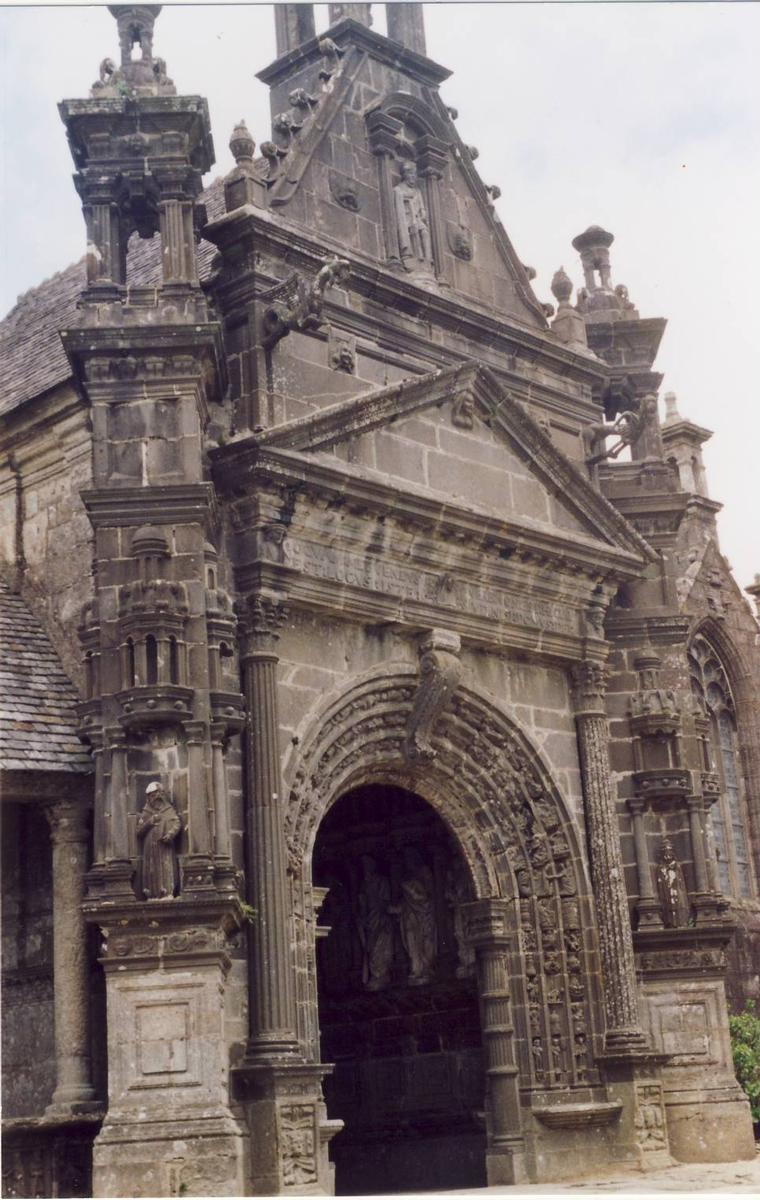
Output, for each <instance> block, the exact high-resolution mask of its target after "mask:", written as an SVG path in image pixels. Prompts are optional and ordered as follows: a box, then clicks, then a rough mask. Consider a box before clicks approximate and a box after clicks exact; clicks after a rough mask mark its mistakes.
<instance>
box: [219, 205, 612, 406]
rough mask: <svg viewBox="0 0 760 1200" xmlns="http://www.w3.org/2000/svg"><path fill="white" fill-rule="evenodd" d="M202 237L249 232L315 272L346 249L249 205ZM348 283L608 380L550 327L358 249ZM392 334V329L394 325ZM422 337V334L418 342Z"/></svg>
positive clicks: (447, 325)
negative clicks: (428, 282)
mask: <svg viewBox="0 0 760 1200" xmlns="http://www.w3.org/2000/svg"><path fill="white" fill-rule="evenodd" d="M203 236H204V238H206V240H208V241H210V242H211V243H212V244H213V245H216V246H224V245H225V243H231V242H234V241H237V240H239V239H241V238H243V237H251V238H253V239H255V241H256V247H257V250H258V251H259V252H261V253H263V254H267V253H268V254H271V255H273V256H275V257H277V258H280V259H283V260H285V261H287V263H288V265H289V266H290V267H291V269H301V270H305V271H308V272H310V273H314V272H316V271H317V270H319V268H320V267H321V266H322V265H323V264H324V257H325V251H326V250H330V249H334V250H335V252H336V253H340V254H341V255H345V254H346V249H345V246H343V245H342V244H340V243H338V242H335V241H333V240H332V239H330V238H329V237H328V236H327V235H323V234H320V238H319V240H317V239H315V238H312V237H309V235H308V234H307V233H306V232H305V231H304V230H303V229H302V228H301V227H299V226H297V225H294V224H291V223H290V222H288V221H286V220H285V219H284V217H283V214H282V213H281V212H277V213H276V214H274V215H273V214H271V213H269V212H267V211H266V210H264V209H260V208H255V207H254V206H253V205H242V206H241V207H240V208H236V209H235V210H234V211H233V212H231V213H227V214H226V215H224V216H222V217H220V218H219V219H218V220H216V221H214V222H212V223H211V224H209V225H208V226H206V228H205V229H204V231H203ZM349 259H350V262H351V288H352V290H354V291H356V292H357V293H359V294H361V295H363V296H364V297H366V298H368V299H371V300H372V302H373V304H376V305H377V306H379V307H380V308H385V309H387V310H388V311H390V312H399V313H403V314H406V315H408V316H412V317H416V318H417V319H424V320H425V321H429V322H431V323H433V324H435V325H437V326H439V327H441V328H442V329H446V330H448V331H449V332H451V333H456V334H458V335H459V336H460V337H462V336H464V337H468V338H471V339H472V340H473V341H475V342H479V341H482V342H488V343H489V344H496V345H498V344H499V343H501V348H502V352H503V353H504V354H505V355H508V354H512V353H516V352H518V351H522V352H526V351H528V352H530V353H531V355H532V357H533V359H534V360H535V361H538V362H541V363H542V364H543V365H545V366H546V367H547V369H549V370H551V371H553V372H554V373H556V374H557V375H562V376H570V377H573V378H576V379H578V380H580V381H582V382H583V383H586V384H587V385H591V384H594V383H597V384H598V383H600V382H602V381H603V380H604V379H606V377H607V374H608V372H609V368H608V366H607V364H606V363H603V362H602V361H601V360H599V359H597V358H594V357H593V356H592V355H591V354H587V353H584V354H578V353H576V352H574V351H572V350H569V349H568V348H567V347H565V346H563V345H562V344H561V343H560V342H558V341H557V339H556V338H555V337H554V336H553V335H552V334H551V333H550V332H549V331H548V330H542V329H538V328H537V327H536V326H533V325H528V324H524V323H523V322H521V321H518V320H517V319H516V318H515V317H513V316H511V315H509V314H506V313H504V314H499V315H498V316H497V315H494V312H493V309H486V308H484V307H480V306H478V305H477V304H476V303H475V302H474V301H472V300H465V299H464V298H459V297H455V296H454V295H452V294H451V293H450V292H443V291H438V290H435V291H434V290H432V288H423V287H420V286H419V285H417V284H414V283H412V282H410V281H409V280H408V279H405V278H403V277H402V276H400V275H399V274H398V272H395V271H393V270H391V269H390V268H388V267H385V266H383V265H381V264H380V263H378V262H377V261H376V260H375V259H371V258H370V257H369V256H363V255H361V254H360V253H359V252H358V251H356V250H352V251H350V255H349ZM394 333H395V330H394ZM424 345H425V342H424V341H423V340H422V339H421V340H420V346H424Z"/></svg>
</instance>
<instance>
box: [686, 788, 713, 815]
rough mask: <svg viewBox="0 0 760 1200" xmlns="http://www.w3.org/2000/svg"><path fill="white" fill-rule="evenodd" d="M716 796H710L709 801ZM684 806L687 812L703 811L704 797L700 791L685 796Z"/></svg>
mask: <svg viewBox="0 0 760 1200" xmlns="http://www.w3.org/2000/svg"><path fill="white" fill-rule="evenodd" d="M714 799H717V797H710V803H712V801H713V800H714ZM686 807H687V809H688V810H689V812H697V813H703V812H704V811H705V797H704V796H703V795H702V794H701V792H696V793H695V794H694V795H692V796H687V797H686Z"/></svg>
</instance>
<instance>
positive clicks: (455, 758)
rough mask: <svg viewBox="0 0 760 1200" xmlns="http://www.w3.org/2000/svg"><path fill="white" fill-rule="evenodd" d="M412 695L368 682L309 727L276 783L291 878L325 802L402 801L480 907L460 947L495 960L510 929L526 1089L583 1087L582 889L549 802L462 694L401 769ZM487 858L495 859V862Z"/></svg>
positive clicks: (496, 724)
mask: <svg viewBox="0 0 760 1200" xmlns="http://www.w3.org/2000/svg"><path fill="white" fill-rule="evenodd" d="M415 685H416V679H415V677H414V676H413V675H410V674H408V673H393V674H392V673H388V674H387V675H384V676H381V677H377V676H376V677H374V678H371V679H368V680H366V681H365V682H364V683H361V684H359V685H357V686H356V687H355V688H353V689H352V690H351V691H350V692H348V693H346V694H344V695H343V696H341V697H339V698H337V699H336V700H335V701H333V702H332V703H331V704H329V705H327V706H326V707H325V708H324V710H323V711H321V712H320V713H318V714H316V715H315V716H314V717H313V718H312V719H311V721H310V723H309V726H308V727H307V729H306V730H305V731H304V733H303V736H302V737H301V738H300V740H299V744H298V748H297V749H294V750H293V752H292V760H291V763H290V764H289V769H288V770H287V772H286V779H287V778H288V777H289V779H290V793H289V798H288V803H287V806H286V811H285V833H286V839H287V843H288V856H289V870H290V873H291V875H292V876H294V877H296V878H299V877H302V876H303V875H304V873H307V872H308V871H309V870H310V867H309V852H310V847H311V846H312V845H313V841H314V837H315V834H316V830H317V828H318V826H319V824H320V821H321V820H322V818H323V816H324V814H325V812H326V811H327V809H328V808H329V806H330V804H331V802H332V800H333V799H334V798H335V797H336V796H340V795H341V794H342V793H343V792H345V791H346V790H348V789H349V788H351V787H355V786H359V785H360V784H363V783H371V782H375V783H377V782H386V783H389V784H391V785H393V784H396V785H398V784H400V785H401V786H405V787H411V788H412V789H413V790H414V791H416V792H417V793H418V794H419V795H420V796H421V797H423V798H424V799H425V800H427V801H428V802H429V803H430V804H431V806H432V807H433V808H434V809H435V811H437V812H438V813H439V815H440V816H441V817H442V818H443V820H444V821H445V823H446V824H447V826H448V827H449V828H450V829H452V830H455V831H456V835H457V840H458V844H459V847H460V849H461V852H462V855H463V858H464V860H465V862H466V864H467V866H468V869H469V873H470V878H471V879H472V882H473V890H474V892H475V895H476V896H479V897H480V900H478V901H477V902H476V907H475V908H474V909H473V911H475V912H476V913H477V914H478V916H477V920H476V924H475V927H474V930H473V934H474V936H475V937H476V938H478V940H481V941H482V945H483V947H484V952H487V949H488V943H489V942H490V943H492V948H493V949H494V950H497V949H499V946H498V944H497V943H498V942H499V941H501V940H502V939H503V938H504V937H506V936H507V935H506V929H507V925H508V923H509V922H513V926H512V928H513V933H512V937H513V938H514V939H515V942H516V944H517V945H519V947H520V949H521V951H522V953H523V954H524V956H525V969H526V977H527V978H526V992H527V1006H526V1009H525V1021H526V1026H527V1028H526V1030H525V1033H526V1035H527V1036H529V1037H530V1039H531V1043H532V1042H534V1041H535V1042H537V1043H539V1044H540V1048H541V1055H540V1056H539V1055H538V1054H537V1055H536V1057H535V1058H534V1059H533V1060H532V1062H533V1067H532V1068H531V1064H530V1062H526V1063H525V1070H526V1071H530V1070H531V1069H532V1070H533V1072H534V1076H533V1077H534V1079H535V1081H536V1082H547V1083H548V1082H551V1083H552V1085H554V1084H557V1085H559V1084H561V1083H562V1082H563V1081H564V1082H565V1083H566V1082H568V1081H569V1080H570V1079H573V1080H575V1081H576V1082H585V1081H587V1080H588V1079H590V1078H591V1077H592V1074H593V1071H594V1068H593V1063H592V1061H591V1058H590V1053H591V1048H592V1044H593V1037H592V1028H591V1025H590V1020H591V1011H593V1010H590V1009H589V1002H590V1001H591V1000H592V999H597V1000H598V999H600V997H598V996H597V992H596V982H595V981H594V977H593V975H590V974H587V973H586V971H587V964H588V963H589V961H591V960H590V959H589V955H591V958H592V959H593V958H594V956H595V954H596V951H595V949H594V948H593V947H592V946H591V945H590V944H588V943H587V938H588V934H587V930H588V926H589V921H590V919H591V918H590V916H589V915H587V914H588V909H587V907H586V906H587V900H586V898H585V897H586V895H587V885H586V884H585V882H584V874H583V867H582V865H581V862H580V859H579V857H578V854H577V849H576V848H575V846H574V834H573V832H572V827H571V824H570V822H569V821H568V819H567V817H566V815H565V814H564V810H563V807H562V801H561V799H560V797H559V794H558V793H557V791H556V790H555V788H554V787H553V785H552V783H551V782H550V780H549V778H548V776H547V773H546V771H545V768H544V767H543V765H542V764H541V762H540V760H539V759H538V757H537V755H536V752H535V751H534V750H533V749H532V748H531V747H530V745H529V743H528V742H527V741H526V740H525V739H524V737H523V735H522V734H520V733H519V732H518V730H517V729H516V728H515V727H514V726H513V725H512V724H511V723H510V722H509V720H508V719H507V718H506V717H505V716H503V715H502V714H501V713H500V712H499V711H498V709H496V708H494V707H493V705H492V704H490V703H489V702H488V701H487V700H486V699H485V698H480V697H478V696H476V695H475V694H474V693H473V692H471V691H470V690H469V689H465V688H464V687H463V686H461V685H460V686H459V687H458V688H457V690H456V691H455V692H454V694H453V695H452V696H451V698H450V700H449V703H448V706H447V707H446V708H445V709H444V711H443V713H442V714H441V715H440V716H439V718H438V720H437V722H436V725H435V728H434V731H433V733H432V734H431V738H430V744H431V747H432V749H433V750H434V752H435V754H434V757H433V758H432V759H430V760H422V761H417V762H415V763H411V764H410V763H408V762H407V761H406V760H405V759H404V757H403V747H404V743H405V740H406V731H407V723H408V720H409V715H410V712H411V711H412V708H413V704H414V697H415V693H416V686H415ZM286 790H287V783H286ZM494 846H498V847H500V848H502V850H503V852H502V853H501V854H499V855H497V856H494V854H493V850H492V847H494ZM494 897H507V898H509V897H512V899H507V900H504V899H494ZM477 906H479V907H477ZM507 909H509V910H510V911H509V913H507V911H506V910H507ZM500 952H501V951H500ZM568 997H569V1001H570V1003H569V1004H568V1002H567V999H568ZM544 1039H545V1040H544ZM539 1057H540V1062H539Z"/></svg>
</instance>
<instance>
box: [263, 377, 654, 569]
mask: <svg viewBox="0 0 760 1200" xmlns="http://www.w3.org/2000/svg"><path fill="white" fill-rule="evenodd" d="M259 444H261V445H263V446H268V447H271V448H273V449H274V448H280V449H283V450H290V451H298V452H301V453H302V454H304V455H306V456H308V457H312V456H315V457H318V458H319V459H320V460H321V461H323V462H324V461H326V460H327V459H328V458H329V459H332V461H333V462H334V461H335V460H336V459H337V460H339V461H340V462H342V463H345V464H346V468H347V470H348V471H349V473H350V474H351V475H356V474H357V473H358V474H360V475H361V474H366V475H368V476H369V477H371V478H374V479H376V480H378V481H380V480H382V481H383V482H387V483H388V484H391V485H393V486H395V487H400V489H401V490H407V489H408V490H409V491H410V492H413V493H416V494H420V493H422V494H425V495H427V496H433V497H435V498H436V499H441V500H443V501H448V502H451V503H453V504H455V505H457V504H458V505H461V506H462V507H465V508H468V509H476V510H480V511H481V512H483V513H484V515H487V516H488V517H491V518H493V517H495V518H497V519H498V520H502V521H504V522H505V523H507V524H512V523H514V524H517V525H521V526H527V527H531V528H534V529H536V530H539V531H542V532H545V533H546V534H552V533H553V535H554V536H555V537H556V536H557V534H558V533H559V536H560V537H561V536H562V535H563V534H568V535H570V536H572V537H574V538H581V539H583V541H584V542H585V543H586V545H589V544H591V543H593V542H596V543H597V544H599V543H600V542H601V543H604V544H606V545H607V546H615V547H616V548H619V549H625V550H627V551H629V552H632V553H633V554H635V555H636V556H637V557H639V558H640V557H641V556H642V555H643V556H644V557H645V558H649V557H651V555H652V551H651V549H650V548H649V547H648V545H647V543H646V542H644V540H643V539H642V538H641V537H640V535H639V534H637V533H636V532H635V530H634V529H633V528H632V527H631V526H630V525H629V524H628V522H627V521H625V519H624V518H623V517H621V516H620V514H619V513H618V512H617V511H616V510H615V509H613V508H612V506H611V505H610V504H609V503H608V502H607V501H606V500H604V498H603V497H601V496H600V495H599V493H598V492H596V491H595V490H594V489H593V488H592V487H591V485H590V483H589V482H588V481H587V480H586V479H585V478H584V476H583V475H582V474H581V472H580V470H579V469H578V468H577V467H575V466H574V465H573V464H571V463H570V461H569V460H568V459H567V458H565V456H564V455H563V454H562V453H561V452H560V451H559V450H557V449H556V447H555V446H554V445H553V444H552V442H551V440H550V439H549V438H548V437H547V436H546V434H544V432H543V431H542V430H541V429H539V427H538V426H537V425H536V424H535V422H534V421H533V420H532V419H531V418H530V417H529V416H528V415H527V414H526V413H525V411H524V409H523V407H522V405H521V404H520V403H519V402H518V401H517V400H515V399H514V398H513V397H512V396H510V395H509V393H508V392H505V391H504V390H503V389H502V388H501V387H500V385H499V383H498V381H497V380H496V378H495V377H494V376H493V375H492V374H491V372H490V371H489V370H488V369H487V368H484V367H481V366H480V365H478V364H476V363H465V364H462V365H461V366H458V367H452V368H448V369H446V370H443V371H436V372H433V373H432V374H430V375H425V376H422V377H420V378H415V379H410V380H405V381H403V382H402V383H400V384H395V385H393V386H391V387H386V388H381V389H379V390H377V391H374V392H370V393H367V394H365V395H363V396H358V397H352V398H351V399H349V400H345V401H342V402H340V403H339V404H336V405H332V406H331V407H330V408H327V409H322V410H321V411H320V412H318V413H316V414H314V415H313V416H309V417H305V418H301V419H299V420H295V421H290V422H288V423H286V424H284V425H280V426H279V427H277V428H275V429H272V430H270V431H269V432H267V433H265V434H263V435H262V437H261V438H260V440H259Z"/></svg>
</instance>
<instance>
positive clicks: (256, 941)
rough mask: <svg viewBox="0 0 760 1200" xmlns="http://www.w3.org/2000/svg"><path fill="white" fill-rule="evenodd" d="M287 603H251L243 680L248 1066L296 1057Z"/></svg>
mask: <svg viewBox="0 0 760 1200" xmlns="http://www.w3.org/2000/svg"><path fill="white" fill-rule="evenodd" d="M284 621H285V606H284V604H283V603H282V597H280V596H277V595H275V594H273V593H265V592H260V593H258V594H257V595H255V596H253V597H252V598H251V600H250V603H249V608H248V619H247V623H246V626H245V646H244V650H243V655H242V658H243V673H244V690H245V699H246V706H247V709H248V727H247V764H246V767H247V797H246V799H247V809H248V815H249V825H248V831H247V833H248V847H247V848H248V864H247V867H248V869H247V875H248V902H249V903H250V904H251V905H252V907H253V908H254V909H255V910H256V918H255V921H254V923H253V925H252V927H251V937H250V943H251V944H250V954H249V959H248V961H249V981H250V985H249V986H250V1000H249V1003H250V1020H251V1025H250V1039H249V1044H248V1049H247V1053H246V1060H247V1061H252V1062H271V1061H275V1062H276V1061H278V1060H280V1059H282V1058H283V1057H285V1058H289V1057H293V1056H294V1055H296V1053H297V1038H296V1032H295V1031H296V1010H295V988H294V980H293V963H292V961H291V947H290V934H289V928H288V916H289V911H288V890H287V853H286V847H285V828H284V818H283V808H282V798H281V786H280V751H279V746H278V741H277V736H278V727H279V722H278V715H277V662H278V658H277V640H278V638H279V629H280V627H281V625H282V624H283V622H284Z"/></svg>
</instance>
